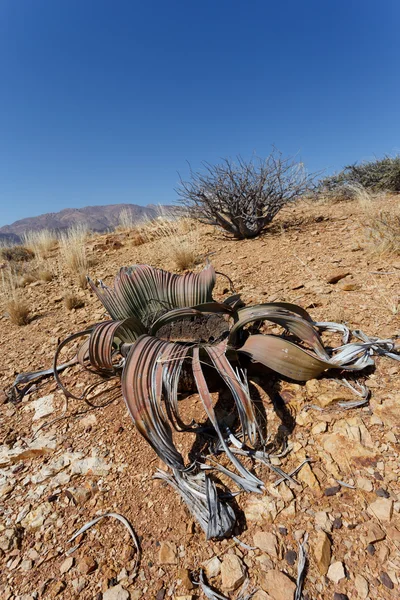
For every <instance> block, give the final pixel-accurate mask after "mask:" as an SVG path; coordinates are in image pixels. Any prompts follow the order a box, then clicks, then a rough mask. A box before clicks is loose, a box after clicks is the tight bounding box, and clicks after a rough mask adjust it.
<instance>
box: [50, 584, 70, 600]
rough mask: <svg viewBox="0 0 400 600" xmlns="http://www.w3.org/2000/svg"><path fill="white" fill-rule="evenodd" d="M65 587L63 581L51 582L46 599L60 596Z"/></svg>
mask: <svg viewBox="0 0 400 600" xmlns="http://www.w3.org/2000/svg"><path fill="white" fill-rule="evenodd" d="M66 587H67V584H66V583H65V581H52V582H51V583H50V585H49V587H48V589H47V592H46V597H48V598H55V597H56V596H58V594H61V592H63V591H64V590H65V588H66Z"/></svg>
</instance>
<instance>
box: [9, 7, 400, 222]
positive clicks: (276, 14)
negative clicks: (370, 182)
mask: <svg viewBox="0 0 400 600" xmlns="http://www.w3.org/2000/svg"><path fill="white" fill-rule="evenodd" d="M399 22H400V3H399V2H398V0H393V1H389V0H381V2H377V1H376V0H345V1H344V0H335V2H321V0H304V1H303V2H299V1H298V0H283V1H282V0H281V1H280V2H276V1H269V0H247V1H245V0H243V1H236V0H201V2H200V1H198V2H194V1H188V0H182V1H180V0H179V1H178V0H168V1H165V0H148V1H147V2H143V1H141V2H137V1H136V0H129V1H125V0H113V1H111V0H107V1H105V0H18V1H15V0H1V2H0V86H1V87H0V206H1V210H0V225H3V224H6V223H10V222H12V221H14V220H16V219H19V218H23V217H27V216H33V215H37V214H41V213H43V212H56V211H58V210H61V209H62V208H66V207H80V206H87V205H90V204H109V203H110V204H111V203H119V202H132V203H137V204H147V203H159V202H160V203H168V202H171V201H174V200H175V198H176V195H175V193H174V187H176V184H177V181H178V175H177V173H178V172H179V173H181V174H182V175H183V176H184V177H185V176H187V174H188V167H187V161H189V162H190V163H191V165H192V166H193V167H194V168H198V167H199V166H200V164H201V161H203V160H205V161H209V162H213V161H217V160H218V159H219V158H220V157H225V156H231V157H234V156H235V155H237V154H241V155H242V156H243V157H245V158H246V157H250V156H251V155H252V153H253V152H255V153H256V154H257V155H258V156H265V155H266V154H268V153H269V151H270V150H271V145H272V144H275V145H276V146H277V147H278V148H279V149H281V150H282V151H283V152H284V153H286V154H294V153H299V156H300V157H301V158H302V160H303V161H304V162H305V164H306V166H307V168H308V169H309V170H310V171H318V170H320V169H327V172H331V171H333V170H337V169H339V168H341V167H342V166H343V165H345V164H347V163H351V162H355V161H357V160H363V159H369V158H373V156H374V155H377V156H381V155H383V154H385V153H391V154H393V153H396V152H398V151H399V150H400V120H399V106H400V103H399V98H400V77H399V64H400V38H399V34H398V27H399Z"/></svg>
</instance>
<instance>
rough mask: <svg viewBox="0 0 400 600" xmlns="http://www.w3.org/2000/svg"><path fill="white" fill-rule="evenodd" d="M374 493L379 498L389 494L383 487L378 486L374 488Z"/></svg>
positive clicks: (386, 496)
mask: <svg viewBox="0 0 400 600" xmlns="http://www.w3.org/2000/svg"><path fill="white" fill-rule="evenodd" d="M375 494H376V495H377V496H379V497H380V498H389V497H390V494H389V492H388V491H387V490H384V489H383V488H379V489H377V490H376V492H375Z"/></svg>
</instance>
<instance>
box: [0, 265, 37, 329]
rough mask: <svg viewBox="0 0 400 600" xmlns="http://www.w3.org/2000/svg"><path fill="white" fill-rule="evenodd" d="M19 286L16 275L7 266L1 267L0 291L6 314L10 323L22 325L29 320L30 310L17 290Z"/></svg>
mask: <svg viewBox="0 0 400 600" xmlns="http://www.w3.org/2000/svg"><path fill="white" fill-rule="evenodd" d="M18 287H20V284H19V281H18V276H17V275H16V273H15V271H13V269H12V268H11V267H10V266H9V267H8V268H7V269H1V292H2V296H3V300H4V306H5V310H6V314H7V315H8V317H9V319H10V321H11V323H14V325H18V326H22V325H27V324H28V323H29V322H30V310H29V307H28V306H27V304H26V303H25V302H24V300H23V299H22V298H21V296H20V293H19V291H18V289H17V288H18Z"/></svg>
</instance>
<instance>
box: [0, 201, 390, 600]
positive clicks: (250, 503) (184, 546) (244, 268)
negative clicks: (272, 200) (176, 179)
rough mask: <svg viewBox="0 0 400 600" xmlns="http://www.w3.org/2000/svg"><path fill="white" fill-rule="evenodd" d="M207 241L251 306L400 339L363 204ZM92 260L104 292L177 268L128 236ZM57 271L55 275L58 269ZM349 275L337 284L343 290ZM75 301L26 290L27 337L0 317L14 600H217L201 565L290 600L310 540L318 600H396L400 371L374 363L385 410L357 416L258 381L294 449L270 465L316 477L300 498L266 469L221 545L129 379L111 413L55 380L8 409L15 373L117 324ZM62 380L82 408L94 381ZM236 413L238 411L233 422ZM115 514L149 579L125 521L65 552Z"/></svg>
mask: <svg viewBox="0 0 400 600" xmlns="http://www.w3.org/2000/svg"><path fill="white" fill-rule="evenodd" d="M397 201H398V200H397V199H387V200H386V201H385V202H387V203H392V202H397ZM199 243H200V248H201V259H202V261H203V264H204V260H205V258H206V257H209V259H210V260H211V261H212V263H213V264H214V266H215V268H216V269H217V271H222V272H224V273H225V274H226V275H228V276H229V277H230V278H231V280H232V282H233V284H234V286H235V288H236V290H237V291H238V292H240V293H241V294H242V298H243V299H244V301H245V302H246V303H259V302H268V301H274V300H284V301H289V302H294V303H297V304H299V305H301V306H303V307H304V308H306V309H308V310H309V312H310V314H311V315H312V317H313V318H314V319H315V320H321V321H322V320H323V321H327V320H330V321H338V322H344V323H347V324H348V325H349V326H350V327H351V328H353V329H362V330H363V331H365V332H366V333H368V334H370V335H376V336H379V337H381V338H385V337H393V336H396V335H397V336H399V335H400V322H399V312H398V311H399V302H400V299H399V296H400V287H399V277H400V257H390V256H386V257H377V256H374V255H371V253H370V251H369V248H368V246H367V244H366V243H365V241H364V238H363V232H362V227H361V225H360V210H359V208H358V205H357V204H356V203H347V204H336V205H328V204H318V205H310V204H303V205H298V206H296V207H294V208H290V209H287V210H285V211H284V212H282V213H281V214H280V215H279V217H278V218H277V219H276V222H275V223H274V227H273V229H272V230H271V231H270V232H268V233H266V234H265V235H263V236H261V237H259V238H258V239H255V240H247V241H231V240H228V239H226V238H225V237H224V236H223V235H222V234H221V233H219V232H217V231H214V230H213V229H212V228H210V227H206V226H199ZM87 248H88V253H89V257H90V258H91V259H92V260H93V262H94V263H95V266H94V267H93V268H92V269H91V273H92V274H93V276H95V277H99V278H102V279H103V280H104V281H105V282H106V283H111V282H112V279H113V276H114V275H115V273H116V272H117V270H118V268H119V267H120V266H122V265H130V264H134V263H148V264H151V265H153V266H157V267H162V268H164V269H167V270H174V265H173V262H172V259H171V257H170V256H168V245H166V244H165V243H162V244H161V243H159V242H151V243H146V244H144V245H141V246H134V245H133V243H132V238H131V237H130V236H129V235H128V234H124V233H117V234H107V235H102V236H96V237H94V238H91V239H90V240H89V241H88V244H87ZM51 260H53V261H54V265H55V266H54V271H57V268H56V262H57V260H58V258H57V254H56V253H54V256H53V258H52V259H51ZM196 268H197V269H200V268H201V265H200V264H199V265H198V266H197V267H196ZM335 276H339V280H338V281H337V282H336V283H329V281H331V280H332V279H336V278H337V277H335ZM72 285H73V284H72V280H70V279H69V278H68V277H66V276H64V277H63V279H62V281H60V278H57V279H55V280H53V281H52V282H48V283H44V282H40V283H37V282H34V283H33V284H29V285H28V286H27V287H26V288H25V289H24V290H23V295H24V298H25V299H26V302H27V303H28V304H29V306H30V307H31V309H32V312H33V315H34V319H33V320H32V321H31V322H30V323H29V324H28V325H27V326H25V327H17V326H15V325H13V324H12V323H10V321H9V319H8V318H7V316H6V315H5V310H4V306H2V307H1V314H2V316H1V317H0V340H1V355H2V361H1V366H0V376H1V382H0V387H1V388H2V389H3V390H4V393H3V394H2V395H1V398H0V401H1V406H0V411H1V423H0V444H2V446H1V448H0V562H1V568H0V598H1V599H2V600H11V599H13V600H17V599H21V600H22V599H23V600H28V599H32V598H54V597H57V598H62V599H66V600H67V599H70V598H78V597H79V598H81V599H82V600H85V599H93V598H96V599H99V600H100V599H101V598H104V600H110V599H113V598H114V599H122V600H123V599H127V598H131V599H136V600H138V599H139V598H143V599H151V600H152V599H155V598H156V599H157V600H162V599H163V598H176V599H178V598H183V599H186V600H194V599H195V598H205V596H204V593H203V592H202V591H201V590H199V588H198V587H197V586H195V585H193V584H192V582H193V581H197V580H198V572H199V568H200V567H201V566H203V568H205V570H206V573H208V575H209V582H210V584H211V585H212V586H213V587H214V588H215V589H216V590H219V592H220V593H223V594H225V596H226V597H228V598H232V599H234V598H238V597H239V595H240V593H241V585H242V582H243V580H245V581H247V582H248V587H247V592H246V593H250V592H251V591H252V590H254V589H258V592H257V593H256V594H255V596H254V597H253V598H254V599H255V600H262V599H264V600H265V599H272V600H293V598H294V588H295V586H294V583H293V582H294V581H295V580H296V575H297V567H298V559H299V543H300V542H302V541H303V540H304V538H305V537H306V534H308V541H307V542H306V546H305V547H306V551H307V568H306V575H305V583H304V596H303V598H304V599H306V598H307V599H308V600H317V599H318V600H328V599H329V600H333V599H335V600H345V599H346V598H348V599H358V598H360V599H367V598H369V599H370V600H384V599H385V600H386V599H388V600H389V599H391V600H393V599H395V598H398V597H399V589H400V587H399V584H400V556H399V550H400V484H399V473H400V467H399V453H400V445H399V442H400V391H399V389H400V388H399V384H400V364H399V363H398V362H396V361H393V360H389V359H388V358H384V357H378V358H377V359H376V368H375V369H370V370H369V371H368V373H365V374H362V375H361V376H360V379H361V380H362V381H365V382H366V383H367V385H368V387H369V388H370V389H371V399H370V402H369V404H368V405H367V406H364V407H361V408H356V409H353V410H345V409H343V408H340V407H339V406H338V404H337V401H338V400H340V399H354V397H352V396H351V395H349V394H348V392H347V390H346V389H345V388H344V387H343V386H340V385H339V384H338V383H337V382H335V381H333V380H331V379H329V378H323V377H322V378H321V379H319V380H318V381H317V380H314V381H311V382H308V383H307V384H306V385H298V384H294V383H290V382H287V381H284V382H283V381H281V380H279V378H278V377H276V376H274V375H272V374H271V375H269V376H268V380H265V377H264V376H263V377H264V379H263V377H261V378H258V379H257V378H256V379H255V380H254V381H253V383H252V386H251V390H252V394H255V395H258V396H259V397H261V400H262V403H263V406H264V410H265V413H266V416H267V427H268V433H269V435H270V437H271V440H277V439H279V436H280V435H282V434H286V435H287V437H288V442H289V445H290V448H291V451H290V452H289V453H288V454H287V455H285V456H284V457H281V458H274V459H273V461H274V464H276V465H277V466H279V467H280V468H282V469H283V470H284V471H285V472H286V473H288V472H290V471H292V470H293V469H294V468H296V467H297V466H298V465H299V464H300V463H302V462H303V461H304V459H305V458H309V459H311V461H312V462H311V463H310V464H308V465H306V466H304V467H303V468H302V469H301V471H300V472H299V473H298V475H297V476H296V478H297V481H298V485H295V484H290V485H289V486H288V485H287V484H286V483H281V484H280V485H278V486H274V485H273V484H274V482H275V481H276V480H277V478H278V477H277V475H276V474H275V473H274V472H272V471H271V470H269V469H268V468H267V467H266V466H260V465H257V466H256V467H255V469H256V472H257V474H258V476H259V477H261V478H262V479H263V481H264V482H265V492H264V494H263V495H249V494H241V495H239V496H238V497H237V499H236V500H237V510H238V511H242V515H241V517H240V519H239V525H238V529H237V531H236V540H233V539H228V540H224V541H215V540H211V541H207V540H206V539H205V535H204V533H203V532H202V531H201V529H200V528H199V526H198V525H197V524H196V523H195V522H194V521H193V519H192V517H191V516H190V514H189V513H188V510H187V509H186V507H185V505H184V503H183V502H182V501H181V500H180V498H179V497H178V495H177V494H176V493H175V492H174V491H173V490H172V489H171V488H169V487H166V486H165V484H163V483H162V482H161V481H159V480H154V479H153V478H152V477H153V475H154V473H155V471H156V470H157V469H158V468H163V467H162V462H161V461H160V460H159V459H158V458H157V457H156V455H155V454H154V452H153V451H152V449H151V448H150V447H149V446H148V444H147V443H146V442H145V441H144V440H143V439H142V438H141V436H140V435H139V434H138V432H137V431H136V430H135V427H134V425H133V423H132V421H131V419H130V417H129V415H128V413H127V409H126V407H125V404H124V401H123V399H122V397H121V394H120V392H119V384H118V381H117V380H113V381H112V382H107V385H108V386H109V387H110V390H111V391H108V392H105V394H104V395H103V396H102V397H101V398H100V399H97V400H96V401H95V403H97V404H99V405H101V406H99V407H90V406H88V405H87V404H86V403H85V402H84V401H82V400H69V402H68V404H66V401H65V398H64V396H63V394H62V393H61V391H60V390H58V389H57V386H56V384H55V382H54V381H53V380H52V379H48V380H46V381H45V382H44V383H42V384H41V385H40V386H38V387H37V389H35V390H34V391H32V392H31V393H30V394H29V395H27V396H26V397H25V398H24V400H23V401H22V402H20V403H17V404H14V403H12V402H10V401H8V398H7V395H6V391H7V390H8V389H9V388H10V386H11V385H12V383H13V380H14V378H15V376H16V374H18V373H20V372H23V371H32V370H36V369H40V368H44V367H47V366H51V364H52V358H53V355H54V351H55V349H56V346H57V344H58V342H59V340H62V339H64V338H65V337H66V336H67V335H69V334H71V333H73V332H75V331H79V330H83V329H85V328H86V327H87V326H88V325H89V324H91V323H94V322H97V321H99V320H101V319H103V318H105V314H104V310H103V309H102V307H101V305H100V303H99V302H98V300H97V298H96V297H95V296H94V295H93V294H92V293H91V292H90V291H89V290H84V291H81V292H79V293H80V294H81V296H82V299H83V300H84V303H85V304H84V307H82V308H79V309H76V310H72V311H67V310H66V309H65V307H64V304H63V293H64V291H65V290H66V289H67V290H68V289H70V288H71V287H72ZM226 288H227V280H226V279H224V278H223V277H220V278H219V281H218V284H217V287H216V291H215V297H216V298H223V297H224V294H225V295H226ZM64 380H65V381H66V383H67V384H68V385H70V386H72V387H73V388H74V389H75V391H77V392H79V393H81V391H82V389H83V385H84V383H85V382H86V375H81V374H79V370H78V369H77V368H75V367H74V368H71V369H69V370H68V372H66V373H65V374H64ZM45 397H47V398H45ZM43 398H45V399H44V400H43ZM271 398H273V399H274V402H272V401H271ZM230 402H231V401H230V399H229V398H226V397H225V406H226V407H227V410H228V411H229V405H230ZM181 404H182V411H183V414H184V415H185V414H189V413H190V414H193V413H194V414H195V415H196V416H197V417H198V418H199V419H200V420H203V421H205V420H206V418H205V415H204V414H203V412H202V411H201V407H200V404H199V402H198V398H197V397H196V396H195V395H192V396H191V397H188V398H186V399H185V400H183V401H182V403H181ZM65 410H66V412H65V413H64V411H65ZM39 428H40V429H39ZM192 443H193V440H192V439H191V438H190V436H188V437H186V438H185V436H182V441H181V440H180V441H179V444H180V447H181V449H182V450H184V451H185V452H187V451H189V450H190V447H191V445H192ZM107 511H113V512H117V513H120V514H122V515H123V516H125V517H126V518H127V519H128V520H129V521H130V523H131V524H132V525H133V527H134V529H135V531H136V533H137V535H138V536H140V541H141V548H142V557H141V561H140V565H139V569H138V573H137V575H135V574H134V572H133V569H134V565H135V551H134V548H133V546H132V544H131V541H130V538H129V534H128V533H127V530H126V529H125V528H124V527H123V525H122V524H121V523H119V522H118V521H116V520H114V519H111V518H107V519H103V520H102V521H101V522H100V523H99V524H97V525H96V527H94V528H92V529H90V530H89V531H88V532H87V533H86V534H84V535H83V536H81V538H82V539H81V540H80V541H81V544H80V545H79V547H78V548H77V549H76V550H75V551H74V552H73V553H71V554H66V553H67V552H68V551H69V550H70V549H71V548H72V547H73V545H74V544H76V543H77V542H73V543H72V544H71V543H68V539H69V538H70V537H71V536H72V534H73V533H74V532H75V531H76V530H77V529H79V528H80V527H81V526H82V525H84V524H85V523H86V522H87V521H89V520H90V519H92V518H94V517H96V516H97V515H99V514H103V513H105V512H107ZM78 542H79V540H78ZM242 543H244V544H245V545H243V544H242ZM210 559H213V560H212V561H211V563H208V564H207V562H208V561H210Z"/></svg>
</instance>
